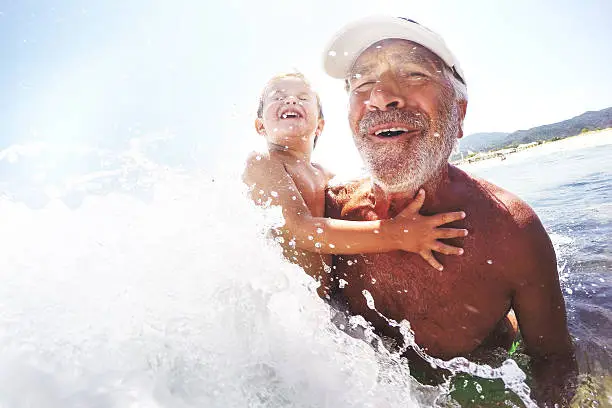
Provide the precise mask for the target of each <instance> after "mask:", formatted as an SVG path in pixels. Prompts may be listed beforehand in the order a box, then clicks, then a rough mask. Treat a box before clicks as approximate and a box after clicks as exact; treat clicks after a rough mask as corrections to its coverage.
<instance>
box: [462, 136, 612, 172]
mask: <svg viewBox="0 0 612 408" xmlns="http://www.w3.org/2000/svg"><path fill="white" fill-rule="evenodd" d="M610 130H612V128H606V129H598V130H591V131H588V132H584V133H579V134H577V135H573V136H567V137H563V138H559V139H551V140H538V141H537V142H532V143H525V144H521V145H518V146H516V147H509V148H504V149H497V150H490V151H488V152H478V153H476V154H473V155H471V156H469V157H465V158H463V159H459V160H453V161H451V164H453V165H464V164H472V163H476V162H480V161H484V160H491V159H500V160H502V161H503V160H506V158H507V157H508V156H510V155H512V154H514V153H518V152H521V151H525V150H527V149H532V148H534V147H538V146H542V145H545V144H551V143H555V142H561V141H568V140H569V139H578V138H582V137H585V136H592V135H594V134H597V133H601V132H608V131H610Z"/></svg>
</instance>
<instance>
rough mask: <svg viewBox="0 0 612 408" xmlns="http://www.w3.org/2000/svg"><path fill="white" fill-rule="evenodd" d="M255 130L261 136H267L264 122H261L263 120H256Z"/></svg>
mask: <svg viewBox="0 0 612 408" xmlns="http://www.w3.org/2000/svg"><path fill="white" fill-rule="evenodd" d="M255 130H256V131H257V133H259V134H260V135H265V134H266V128H265V127H264V124H263V120H261V118H257V119H255Z"/></svg>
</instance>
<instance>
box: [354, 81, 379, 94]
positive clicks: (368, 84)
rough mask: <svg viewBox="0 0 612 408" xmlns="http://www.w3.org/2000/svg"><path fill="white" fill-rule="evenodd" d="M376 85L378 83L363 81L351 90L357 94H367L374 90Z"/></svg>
mask: <svg viewBox="0 0 612 408" xmlns="http://www.w3.org/2000/svg"><path fill="white" fill-rule="evenodd" d="M374 84H376V81H361V82H357V83H355V84H354V85H353V86H352V87H351V88H352V89H353V91H355V92H365V91H367V90H369V89H372V87H373V86H374Z"/></svg>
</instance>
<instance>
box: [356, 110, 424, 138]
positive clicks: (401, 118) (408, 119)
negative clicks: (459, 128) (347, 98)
mask: <svg viewBox="0 0 612 408" xmlns="http://www.w3.org/2000/svg"><path fill="white" fill-rule="evenodd" d="M389 122H396V123H405V124H406V125H408V126H410V127H415V128H421V129H423V130H425V131H429V128H430V127H431V125H430V124H431V120H430V118H429V115H427V114H426V113H424V112H414V111H403V110H398V109H391V110H388V111H368V112H366V113H365V115H363V118H361V120H360V121H359V134H361V135H367V134H368V133H369V130H370V129H371V128H372V127H373V126H377V125H381V124H383V123H389Z"/></svg>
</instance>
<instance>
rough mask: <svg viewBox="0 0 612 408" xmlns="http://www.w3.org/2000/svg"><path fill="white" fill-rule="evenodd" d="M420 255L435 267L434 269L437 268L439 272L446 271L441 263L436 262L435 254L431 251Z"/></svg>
mask: <svg viewBox="0 0 612 408" xmlns="http://www.w3.org/2000/svg"><path fill="white" fill-rule="evenodd" d="M419 255H421V257H422V258H423V259H424V260H426V261H427V263H428V264H430V265H431V266H433V267H434V268H436V269H437V270H439V271H441V270H442V269H444V267H443V266H442V264H441V263H440V262H438V261H437V260H436V258H434V256H433V254H432V253H431V251H421V252H420V253H419Z"/></svg>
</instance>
